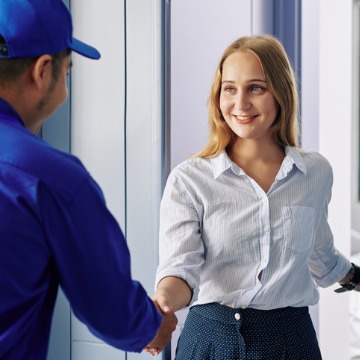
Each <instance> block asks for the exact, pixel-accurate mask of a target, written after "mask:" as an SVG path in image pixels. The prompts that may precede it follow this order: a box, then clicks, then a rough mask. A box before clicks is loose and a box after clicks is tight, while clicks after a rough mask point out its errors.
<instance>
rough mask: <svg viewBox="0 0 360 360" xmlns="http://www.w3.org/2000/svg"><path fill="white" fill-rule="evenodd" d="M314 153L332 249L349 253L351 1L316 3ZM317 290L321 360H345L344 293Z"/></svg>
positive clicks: (346, 301)
mask: <svg viewBox="0 0 360 360" xmlns="http://www.w3.org/2000/svg"><path fill="white" fill-rule="evenodd" d="M319 30H320V32H319V151H320V153H321V154H323V155H324V156H325V157H326V158H327V159H328V160H329V161H330V163H331V165H332V167H333V172H334V185H333V193H332V200H331V203H330V206H329V223H330V225H331V228H332V231H333V234H334V239H335V245H336V247H337V248H338V249H339V250H340V251H341V252H342V253H343V254H345V255H346V256H348V257H350V252H351V233H350V230H351V138H352V136H351V130H352V0H342V1H341V2H340V1H338V0H319ZM334 288H336V285H334V286H333V287H331V288H327V289H322V290H321V294H320V302H319V331H320V333H319V335H320V346H321V349H322V352H323V357H324V359H328V360H338V359H348V358H349V339H350V336H349V335H350V334H349V294H348V293H345V294H344V293H343V294H337V293H335V292H334V291H333V289H334Z"/></svg>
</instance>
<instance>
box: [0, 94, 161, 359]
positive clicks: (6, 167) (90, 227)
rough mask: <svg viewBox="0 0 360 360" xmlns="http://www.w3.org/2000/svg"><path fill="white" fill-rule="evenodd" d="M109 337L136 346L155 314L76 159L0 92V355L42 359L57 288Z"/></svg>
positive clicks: (148, 333) (150, 331) (152, 328)
mask: <svg viewBox="0 0 360 360" xmlns="http://www.w3.org/2000/svg"><path fill="white" fill-rule="evenodd" d="M59 285H60V286H61V287H62V289H63V291H64V293H65V295H66V296H67V298H68V299H69V301H70V304H71V306H72V309H73V311H74V313H75V315H76V316H77V317H78V318H79V319H80V320H81V321H82V322H84V323H85V324H86V325H87V326H88V327H89V329H90V330H91V331H92V332H93V333H94V334H95V335H96V336H98V337H99V338H100V339H102V340H103V341H105V342H107V343H108V344H110V345H112V346H115V347H117V348H119V349H122V350H126V351H137V352H140V351H141V350H142V349H143V347H144V346H146V345H147V344H148V343H149V342H150V341H151V340H152V338H153V337H154V335H155V333H156V331H157V329H158V327H159V325H160V322H161V316H160V315H159V314H158V312H157V310H156V308H155V307H154V305H153V303H152V301H151V299H150V298H149V297H148V296H147V294H146V292H145V290H144V289H143V287H142V286H141V285H140V283H138V282H136V281H133V280H132V279H131V273H130V255H129V250H128V247H127V245H126V242H125V239H124V237H123V234H122V232H121V229H120V228H119V225H118V224H117V222H116V220H115V219H114V217H113V216H112V215H111V214H110V212H109V211H108V209H107V208H106V205H105V201H104V198H103V195H102V192H101V190H100V188H99V187H98V186H97V184H96V183H95V182H94V180H93V179H92V178H91V176H90V175H89V173H88V172H87V171H86V169H85V168H84V167H83V165H82V164H81V163H80V161H79V160H78V159H77V158H75V157H74V156H71V155H69V154H66V153H63V152H61V151H58V150H56V149H54V148H52V147H51V146H50V145H48V144H47V143H46V142H44V141H43V140H41V139H40V138H38V137H37V136H35V135H33V134H32V133H30V132H29V131H28V130H27V129H26V128H25V126H24V125H23V123H22V121H21V119H20V117H19V115H18V114H17V113H16V112H15V111H14V109H12V107H11V106H10V105H9V104H8V103H6V102H5V101H4V100H2V99H0V291H1V295H0V358H1V359H3V360H5V359H6V360H10V359H11V360H13V359H14V360H15V359H16V360H19V359H45V358H46V353H47V347H48V341H49V331H50V323H51V319H52V313H53V308H54V303H55V299H56V295H57V290H58V286H59Z"/></svg>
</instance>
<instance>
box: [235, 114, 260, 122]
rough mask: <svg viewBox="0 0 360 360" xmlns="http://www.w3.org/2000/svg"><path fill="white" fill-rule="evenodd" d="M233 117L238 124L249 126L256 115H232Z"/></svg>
mask: <svg viewBox="0 0 360 360" xmlns="http://www.w3.org/2000/svg"><path fill="white" fill-rule="evenodd" d="M234 117H235V118H236V122H237V123H239V124H249V123H250V122H252V121H253V120H254V119H255V118H256V117H257V115H234Z"/></svg>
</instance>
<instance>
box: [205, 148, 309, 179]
mask: <svg viewBox="0 0 360 360" xmlns="http://www.w3.org/2000/svg"><path fill="white" fill-rule="evenodd" d="M211 165H212V169H213V173H214V179H217V178H218V177H219V176H220V175H221V174H223V173H224V172H225V171H226V170H228V169H231V170H232V171H233V172H234V173H235V174H237V175H246V173H245V171H244V170H243V169H242V168H240V167H239V166H237V165H236V164H235V163H234V162H232V161H231V159H230V158H229V156H228V154H227V153H226V151H225V150H223V151H222V152H221V153H219V154H218V155H217V156H215V157H213V158H211ZM294 165H295V166H296V167H297V168H298V169H299V170H300V171H301V172H302V173H304V174H305V175H306V173H307V169H306V165H305V162H304V160H303V158H302V155H301V150H299V149H297V148H295V147H291V146H286V147H285V158H284V161H283V163H282V165H281V167H280V170H279V173H278V175H277V176H276V180H281V179H283V178H284V177H286V175H287V174H288V173H289V172H290V171H291V170H292V168H293V166H294Z"/></svg>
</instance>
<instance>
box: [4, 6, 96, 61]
mask: <svg viewBox="0 0 360 360" xmlns="http://www.w3.org/2000/svg"><path fill="white" fill-rule="evenodd" d="M72 34H73V26H72V19H71V15H70V12H69V10H68V8H67V7H66V5H65V4H64V2H63V1H62V0H0V36H2V37H3V38H4V39H5V44H0V58H2V59H15V58H30V57H38V56H41V55H45V54H49V55H52V54H56V53H58V52H59V51H62V50H65V49H70V50H72V51H75V52H76V53H78V54H81V55H83V56H86V57H88V58H91V59H99V58H100V53H99V52H98V51H97V50H96V49H95V48H93V47H92V46H90V45H87V44H85V43H83V42H82V41H80V40H77V39H75V38H73V36H72Z"/></svg>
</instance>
